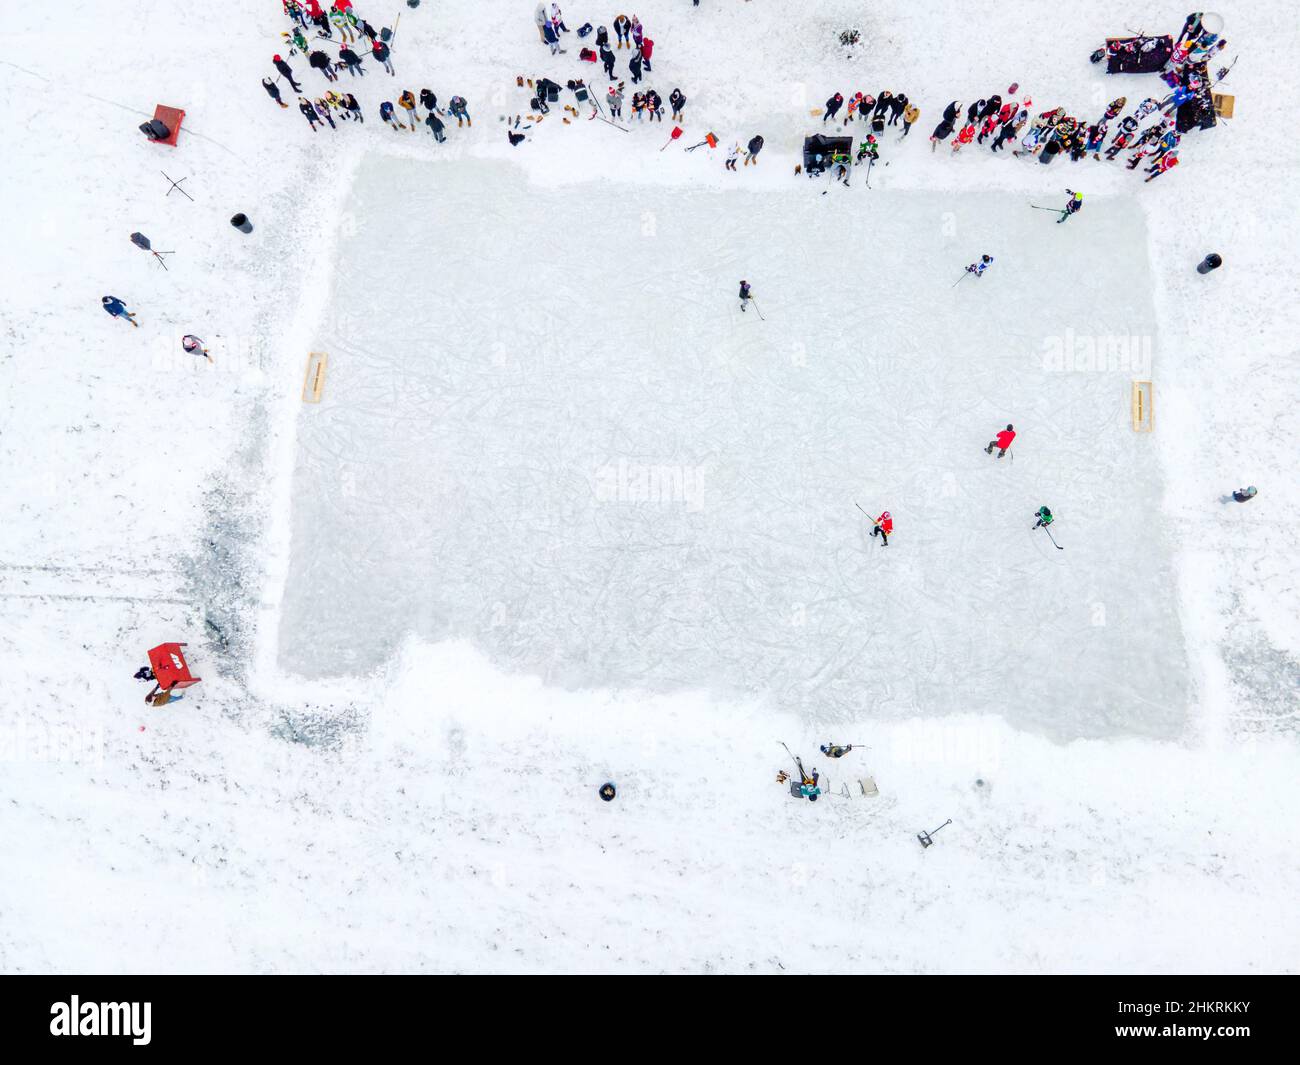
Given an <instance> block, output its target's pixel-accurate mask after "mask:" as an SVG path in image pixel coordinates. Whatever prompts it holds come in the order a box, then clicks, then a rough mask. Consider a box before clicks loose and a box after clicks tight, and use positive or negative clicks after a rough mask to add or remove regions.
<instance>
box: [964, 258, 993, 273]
mask: <svg viewBox="0 0 1300 1065" xmlns="http://www.w3.org/2000/svg"><path fill="white" fill-rule="evenodd" d="M992 261H993V256H992V255H981V256H980V261H979V262H977V263H971V264H970V266H968V267H966V272H967V273H968V274H974V275H975V276H976V277H983V276H984V271H985V270H987V269H988V268H989V263H991V262H992Z"/></svg>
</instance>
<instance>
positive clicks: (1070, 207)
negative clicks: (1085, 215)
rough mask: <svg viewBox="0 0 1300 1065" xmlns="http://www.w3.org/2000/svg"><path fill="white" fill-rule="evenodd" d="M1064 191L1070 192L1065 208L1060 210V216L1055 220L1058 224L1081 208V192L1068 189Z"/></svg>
mask: <svg viewBox="0 0 1300 1065" xmlns="http://www.w3.org/2000/svg"><path fill="white" fill-rule="evenodd" d="M1065 191H1066V192H1067V193H1069V194H1070V198H1069V199H1068V200H1067V201H1066V203H1065V209H1064V210H1063V211H1062V212H1061V217H1060V218H1058V219H1057V220H1056V224H1057V225H1058V226H1059V225H1060V224H1061V223H1062V222H1064V221H1065V220H1066V219H1068V218H1069V217H1070V216H1071V215H1075V214H1078V213H1079V212H1080V211H1082V210H1083V193H1082V192H1071V191H1070V190H1069V189H1066V190H1065Z"/></svg>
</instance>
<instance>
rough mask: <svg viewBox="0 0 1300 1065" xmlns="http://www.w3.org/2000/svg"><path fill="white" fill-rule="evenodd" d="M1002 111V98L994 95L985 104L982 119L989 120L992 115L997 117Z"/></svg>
mask: <svg viewBox="0 0 1300 1065" xmlns="http://www.w3.org/2000/svg"><path fill="white" fill-rule="evenodd" d="M1001 110H1002V97H1001V96H999V95H998V94H997V93H994V94H993V95H992V96H990V97H989V98H988V100H987V101H986V102H985V104H984V107H983V109H982V110H981V111H980V118H988V117H989V116H990V115H996V114H997V113H998V112H999V111H1001Z"/></svg>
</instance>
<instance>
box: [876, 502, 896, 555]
mask: <svg viewBox="0 0 1300 1065" xmlns="http://www.w3.org/2000/svg"><path fill="white" fill-rule="evenodd" d="M872 520H873V521H874V522H875V523H876V525H875V528H873V529H872V530H871V538H872V539H873V540H874V539H875V538H876V537H877V536H879V537H880V545H881V546H882V547H888V546H889V537H890V534H892V533H893V531H894V519H893V517H891V516H890V513H889V511H887V510H886V511H882V512H881V515H880V517H878V518H873V519H872Z"/></svg>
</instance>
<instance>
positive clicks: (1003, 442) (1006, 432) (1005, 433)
mask: <svg viewBox="0 0 1300 1065" xmlns="http://www.w3.org/2000/svg"><path fill="white" fill-rule="evenodd" d="M1015 438H1016V427H1015V426H1014V425H1010V424H1008V425H1007V427H1006V428H1005V429H1003V430H1002V431H1001V432H1000V433H998V435H997V437H996V438H994V439H993V440H990V441H989V446H988V447H986V448H985V449H984V454H986V455H992V454H993V449H994V448H997V449H998V458H1002V456H1003V455H1005V454H1006V453H1007V451H1008V449H1010V447H1011V441H1013V440H1014V439H1015Z"/></svg>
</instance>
